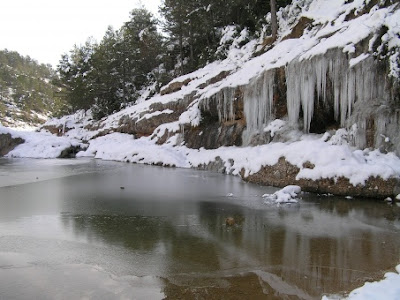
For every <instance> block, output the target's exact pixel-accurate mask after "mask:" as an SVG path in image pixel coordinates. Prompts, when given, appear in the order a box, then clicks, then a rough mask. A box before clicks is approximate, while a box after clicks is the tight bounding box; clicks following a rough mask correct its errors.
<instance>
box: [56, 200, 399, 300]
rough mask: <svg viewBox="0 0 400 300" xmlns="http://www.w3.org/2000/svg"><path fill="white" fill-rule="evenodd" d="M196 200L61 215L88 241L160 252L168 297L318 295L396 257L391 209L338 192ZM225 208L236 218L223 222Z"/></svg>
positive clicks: (349, 285)
mask: <svg viewBox="0 0 400 300" xmlns="http://www.w3.org/2000/svg"><path fill="white" fill-rule="evenodd" d="M110 201H111V200H110ZM335 203H337V204H338V207H336V206H335ZM197 204H198V207H197V211H198V214H192V215H182V216H179V217H173V218H171V217H169V216H157V217H148V216H138V215H136V216H119V215H114V216H112V215H111V216H110V215H93V216H92V215H69V214H63V215H62V218H61V219H62V221H63V224H64V226H65V227H67V228H73V231H74V232H75V234H76V235H78V236H81V237H82V236H85V237H86V238H87V239H88V240H91V241H92V242H93V241H97V242H100V243H107V244H111V245H114V246H115V245H119V246H122V247H125V248H127V249H129V250H130V251H132V252H135V253H138V252H139V253H140V252H143V253H146V254H149V253H151V255H153V256H161V257H162V260H164V266H163V271H162V272H160V273H159V274H157V275H158V276H162V277H165V278H167V280H166V287H165V289H164V292H165V293H166V295H167V296H169V297H170V298H171V299H177V298H179V297H178V295H181V294H185V295H186V296H187V297H188V298H191V297H192V296H193V297H194V295H197V296H199V295H202V296H203V297H205V298H208V299H210V297H211V296H210V295H213V297H214V298H215V299H221V296H222V295H230V296H229V297H228V296H227V297H228V298H229V299H232V298H231V296H232V295H235V294H237V293H238V291H239V290H241V292H242V293H244V294H240V293H239V294H238V295H241V296H240V297H239V296H238V299H240V298H241V297H242V296H243V295H247V296H249V297H250V296H251V297H252V298H253V299H254V297H256V298H257V297H261V298H262V297H263V296H264V297H265V293H268V295H270V297H271V299H272V298H273V297H274V295H275V296H276V297H277V298H282V297H284V296H285V297H286V296H288V297H289V296H293V297H295V298H296V297H301V298H304V299H310V298H318V297H320V296H321V295H322V294H324V293H335V292H339V291H349V290H350V289H353V288H355V287H357V286H359V285H361V284H362V283H363V282H364V281H365V280H368V279H374V278H379V277H380V276H381V275H382V272H383V270H388V269H390V268H392V267H393V266H394V265H395V264H396V262H397V260H398V257H399V242H398V241H397V240H394V239H393V234H394V233H393V232H391V231H387V230H386V229H384V228H382V227H381V225H382V224H381V223H382V220H384V221H383V222H384V223H385V222H388V223H390V222H392V221H391V220H387V219H385V218H384V217H383V215H385V214H387V213H388V212H389V211H393V210H392V209H390V207H386V206H382V205H378V204H375V203H367V204H366V206H369V205H372V206H376V207H380V209H377V208H375V209H373V210H371V209H368V208H367V209H364V208H363V207H364V206H365V203H364V204H361V206H359V207H357V203H350V202H348V201H340V200H338V201H332V200H329V201H324V202H322V203H321V204H320V205H319V206H316V205H313V204H312V202H310V203H309V204H310V205H308V206H307V208H306V209H303V208H301V207H300V206H297V207H289V208H282V209H277V208H271V210H270V211H258V210H253V209H249V208H246V207H241V206H237V205H231V204H227V203H215V202H205V201H202V202H198V203H197ZM306 204H307V203H306ZM344 208H345V209H344ZM337 210H340V214H337V212H336V211H337ZM228 215H232V216H235V218H236V219H240V220H242V222H241V224H238V225H235V226H233V227H228V226H226V225H225V218H226V216H228ZM397 216H398V214H397ZM364 220H365V221H369V222H370V223H373V224H374V225H369V224H367V222H364ZM375 221H376V222H377V224H376V223H375ZM310 228H313V229H312V230H310ZM329 228H330V229H329ZM246 293H247V294H246ZM213 297H211V299H213ZM289 298H290V297H289ZM242 299H243V298H242Z"/></svg>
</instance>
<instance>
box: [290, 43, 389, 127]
mask: <svg viewBox="0 0 400 300" xmlns="http://www.w3.org/2000/svg"><path fill="white" fill-rule="evenodd" d="M363 58H364V59H363V60H361V61H358V62H356V63H355V64H354V65H352V64H351V60H349V59H348V57H347V55H346V54H345V53H343V52H342V51H341V50H340V49H338V50H335V51H331V52H330V53H327V54H325V55H323V56H322V55H321V56H316V57H313V58H311V59H308V60H296V61H293V62H292V63H290V64H289V65H288V66H287V68H286V83H287V105H288V115H289V121H290V122H291V123H292V124H295V123H297V122H298V119H299V115H300V109H301V110H302V112H303V129H304V131H305V132H309V130H310V124H311V121H312V116H313V113H314V111H313V108H314V101H323V103H324V104H326V101H327V100H329V101H333V107H334V117H335V120H337V121H340V124H341V126H345V125H346V121H347V120H348V118H349V116H350V115H351V113H352V108H353V106H354V103H355V102H356V101H360V102H368V101H371V100H374V99H382V100H386V99H387V96H386V93H385V85H386V83H385V78H384V76H379V75H378V72H377V66H376V65H375V62H374V60H373V59H372V58H371V57H368V56H364V57H363ZM328 87H329V88H330V92H329V95H328V92H327V89H328ZM315 92H316V95H315ZM328 98H329V99H328Z"/></svg>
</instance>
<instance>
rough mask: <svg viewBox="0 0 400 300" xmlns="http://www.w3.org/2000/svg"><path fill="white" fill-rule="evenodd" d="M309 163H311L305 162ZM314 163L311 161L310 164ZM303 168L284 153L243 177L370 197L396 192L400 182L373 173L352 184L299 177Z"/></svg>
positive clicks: (331, 179) (323, 191)
mask: <svg viewBox="0 0 400 300" xmlns="http://www.w3.org/2000/svg"><path fill="white" fill-rule="evenodd" d="M305 164H306V165H307V163H305ZM308 166H310V167H311V165H308ZM299 171H300V169H299V168H298V167H296V166H294V165H292V164H290V163H289V162H287V161H286V159H285V158H284V157H281V158H280V159H279V161H278V162H277V163H276V164H275V165H273V166H264V167H262V168H261V170H260V171H258V172H257V173H255V174H251V175H249V176H247V177H244V176H243V175H244V172H242V173H241V174H242V178H243V179H244V180H245V181H249V182H253V183H258V184H262V185H272V186H276V187H285V186H287V185H298V186H300V187H301V189H302V190H303V191H307V192H314V193H321V194H324V193H329V194H334V195H341V196H348V195H351V196H355V197H367V198H378V199H382V198H386V197H393V196H395V195H396V191H398V189H399V186H400V180H399V179H398V178H389V179H383V178H381V177H370V178H368V180H367V181H366V182H365V184H364V185H360V184H359V185H356V186H354V185H352V184H351V183H350V181H349V179H348V178H345V177H337V178H323V179H318V180H309V179H299V180H297V179H296V176H297V174H298V173H299Z"/></svg>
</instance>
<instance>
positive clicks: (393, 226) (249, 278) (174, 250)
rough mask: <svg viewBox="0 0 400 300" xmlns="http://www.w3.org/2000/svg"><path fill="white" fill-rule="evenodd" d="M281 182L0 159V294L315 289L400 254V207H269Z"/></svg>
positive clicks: (346, 280) (326, 202) (357, 281)
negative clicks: (233, 222) (273, 184)
mask: <svg viewBox="0 0 400 300" xmlns="http://www.w3.org/2000/svg"><path fill="white" fill-rule="evenodd" d="M272 191H274V189H273V188H268V187H261V186H257V185H254V184H249V183H244V182H242V181H241V180H240V179H239V178H237V177H232V176H224V175H221V174H216V173H211V172H203V171H195V170H185V169H169V168H161V167H151V166H142V165H132V164H124V163H116V162H106V161H98V160H7V159H1V160H0V299H33V298H37V299H66V298H69V299H80V298H89V299H113V298H117V299H144V298H146V299H162V298H167V299H299V298H300V299H317V298H320V297H321V296H322V295H323V294H331V293H344V292H346V291H350V290H351V289H354V288H355V287H358V286H360V285H362V284H363V283H364V282H365V281H366V280H376V279H379V278H381V277H382V276H383V274H384V273H385V272H386V271H391V270H393V269H394V266H395V265H397V264H398V263H399V258H400V253H399V249H400V247H399V246H400V239H399V232H400V219H399V218H400V208H399V207H397V206H390V205H387V204H385V203H378V202H374V201H367V200H365V199H364V200H363V199H362V200H347V199H343V198H334V197H326V196H321V197H318V196H315V195H304V196H303V199H302V200H301V201H300V203H299V204H298V205H290V206H286V205H283V206H276V205H267V204H265V203H264V201H263V199H262V197H261V195H263V194H264V193H271V192H272ZM228 194H233V196H232V197H228V196H227V195H228ZM227 217H233V218H234V219H235V220H236V225H235V226H226V225H225V219H226V218H227Z"/></svg>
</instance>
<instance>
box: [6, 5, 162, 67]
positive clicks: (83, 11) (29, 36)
mask: <svg viewBox="0 0 400 300" xmlns="http://www.w3.org/2000/svg"><path fill="white" fill-rule="evenodd" d="M160 2H161V0H142V1H140V0H113V1H106V0H67V1H61V0H1V1H0V50H3V49H8V50H9V51H17V52H19V53H20V54H21V55H24V56H27V55H29V56H30V57H31V58H33V59H35V60H37V61H38V62H39V63H45V64H51V65H52V66H53V67H56V66H57V64H58V62H59V60H60V58H61V55H62V54H63V53H68V52H69V50H71V49H72V48H73V46H74V45H75V44H77V45H81V44H84V43H85V42H86V40H87V39H88V38H89V37H94V38H95V39H96V40H97V41H100V40H101V39H102V37H103V35H104V33H105V32H106V30H107V27H108V26H109V25H112V26H113V27H114V29H118V28H120V27H121V25H122V24H123V23H124V22H126V21H128V20H129V12H130V11H131V10H132V9H134V8H137V7H140V6H141V5H144V6H145V7H146V8H147V9H148V10H150V11H151V12H153V14H156V13H157V11H158V6H159V5H160Z"/></svg>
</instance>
